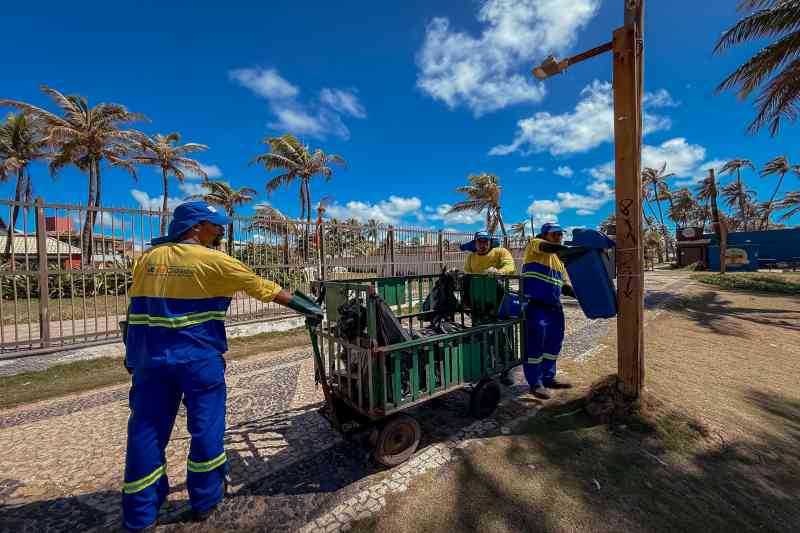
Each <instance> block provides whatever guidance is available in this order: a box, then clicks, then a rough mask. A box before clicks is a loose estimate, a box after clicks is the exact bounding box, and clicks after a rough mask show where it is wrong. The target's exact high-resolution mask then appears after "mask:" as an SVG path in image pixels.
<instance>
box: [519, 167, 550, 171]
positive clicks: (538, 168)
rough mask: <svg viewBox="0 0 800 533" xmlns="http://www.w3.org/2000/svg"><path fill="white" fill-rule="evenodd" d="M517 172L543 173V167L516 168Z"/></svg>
mask: <svg viewBox="0 0 800 533" xmlns="http://www.w3.org/2000/svg"><path fill="white" fill-rule="evenodd" d="M517 172H544V167H532V166H524V167H517Z"/></svg>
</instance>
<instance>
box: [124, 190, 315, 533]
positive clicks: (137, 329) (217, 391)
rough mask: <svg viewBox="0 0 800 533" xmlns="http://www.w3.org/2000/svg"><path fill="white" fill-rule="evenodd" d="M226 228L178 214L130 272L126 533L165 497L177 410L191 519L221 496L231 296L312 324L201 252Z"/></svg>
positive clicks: (151, 517)
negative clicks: (183, 432) (185, 442)
mask: <svg viewBox="0 0 800 533" xmlns="http://www.w3.org/2000/svg"><path fill="white" fill-rule="evenodd" d="M230 222H231V220H230V219H229V218H228V217H227V216H225V215H224V214H223V213H221V212H220V211H218V210H217V208H215V207H214V206H211V205H209V204H207V203H206V202H187V203H184V204H181V205H179V206H178V207H177V208H176V209H175V211H174V213H173V219H172V222H171V223H170V225H169V231H168V234H167V235H166V236H163V237H159V238H157V239H153V241H152V244H153V247H152V248H150V249H149V250H147V251H146V252H145V253H144V254H143V255H142V256H141V257H140V258H139V259H138V260H137V261H136V264H135V265H134V268H133V284H132V286H131V288H130V291H129V295H130V306H129V308H128V320H127V322H128V324H127V332H126V334H125V343H126V356H125V365H126V367H128V369H129V370H130V371H131V372H132V375H133V384H132V386H131V391H130V397H129V403H130V410H131V412H130V417H129V419H128V444H127V452H126V458H125V480H124V484H123V489H122V510H123V524H124V526H125V528H126V529H128V530H131V531H139V530H143V529H150V528H152V527H153V526H154V525H155V521H156V518H157V516H158V511H159V508H160V507H161V505H162V504H163V503H164V500H165V499H166V497H167V493H168V492H169V482H168V480H167V474H166V454H165V449H166V447H167V443H168V442H169V438H170V433H171V432H172V427H173V424H174V422H175V417H176V415H177V413H178V407H179V405H180V402H181V401H183V403H184V405H185V406H186V415H187V426H188V430H189V433H190V435H191V444H190V446H189V456H188V461H187V467H186V469H187V473H186V486H187V489H188V492H189V500H190V502H191V506H192V511H193V513H194V518H195V519H205V518H207V517H208V516H209V515H210V514H211V512H212V511H213V510H214V509H215V508H216V506H217V505H218V504H219V502H220V501H221V500H222V498H223V496H224V492H225V476H226V474H227V470H228V465H227V459H226V455H225V450H224V447H223V438H224V433H225V402H226V397H227V390H226V385H225V360H224V358H223V354H224V353H225V352H226V351H227V349H228V344H227V339H226V336H225V323H224V320H225V313H226V311H227V309H228V305H229V304H230V301H231V296H232V295H233V294H234V293H235V292H237V291H239V290H243V291H245V292H246V293H247V294H248V295H250V296H251V297H253V298H256V299H258V300H261V301H263V302H275V303H278V304H281V305H284V306H287V307H289V308H291V309H294V310H296V311H298V312H300V313H302V314H304V315H306V316H307V317H309V319H310V320H312V321H319V320H321V318H322V312H321V310H320V309H319V307H318V306H316V305H314V304H313V303H310V302H308V301H307V300H304V299H302V298H300V297H298V296H296V295H290V294H289V293H288V292H286V291H284V290H282V289H281V287H280V286H278V285H277V284H275V283H273V282H271V281H268V280H266V279H263V278H261V277H259V276H257V275H256V274H255V273H254V272H253V271H252V270H250V269H249V268H248V267H247V266H245V265H244V264H243V263H242V262H241V261H239V260H237V259H235V258H233V257H230V256H228V255H226V254H224V253H223V252H220V251H217V250H214V249H212V248H211V246H218V245H219V244H220V242H221V241H222V237H223V235H224V233H225V230H224V226H225V225H227V224H229V223H230ZM228 238H229V239H232V238H233V235H229V236H228Z"/></svg>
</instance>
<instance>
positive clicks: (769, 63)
mask: <svg viewBox="0 0 800 533" xmlns="http://www.w3.org/2000/svg"><path fill="white" fill-rule="evenodd" d="M739 10H740V11H752V13H750V14H748V15H746V16H745V17H744V18H742V19H741V20H740V21H738V22H737V23H736V24H734V25H733V27H731V28H730V29H728V30H727V31H726V32H724V33H723V34H722V36H721V37H720V39H719V41H717V45H716V47H715V48H714V51H715V52H716V53H719V52H722V51H723V50H726V49H728V48H731V47H733V46H736V45H739V44H742V43H747V42H750V41H755V40H759V39H763V38H771V39H775V40H774V41H773V42H771V43H770V44H768V45H767V46H765V47H764V48H762V49H761V50H759V51H758V52H757V53H756V54H755V55H754V56H753V57H751V58H750V59H748V60H747V61H745V62H744V63H743V64H742V65H741V66H740V67H739V68H737V69H736V70H735V71H733V73H732V74H730V75H729V76H728V77H727V78H725V80H723V81H722V83H720V85H719V86H718V87H717V92H718V93H719V92H721V91H724V90H726V89H734V88H735V89H736V91H737V93H738V96H739V98H740V99H742V100H745V99H747V97H748V96H750V94H751V93H752V92H753V91H754V90H756V89H757V88H759V87H762V90H761V93H760V94H759V95H758V97H757V98H756V100H755V103H756V107H757V109H758V112H757V114H756V117H755V118H754V119H753V121H752V122H751V123H750V125H749V126H748V131H750V132H751V133H755V132H757V131H758V130H759V129H760V128H761V127H762V126H764V125H765V124H769V129H770V134H771V135H773V136H774V135H775V134H776V133H777V132H778V127H779V126H780V120H781V119H782V118H785V119H789V120H792V121H793V120H795V119H796V118H797V104H798V99H800V81H799V80H800V58H798V57H797V56H798V54H800V0H743V1H742V2H741V3H740V4H739Z"/></svg>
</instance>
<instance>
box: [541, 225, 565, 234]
mask: <svg viewBox="0 0 800 533" xmlns="http://www.w3.org/2000/svg"><path fill="white" fill-rule="evenodd" d="M539 233H541V234H542V235H544V234H545V233H564V230H563V229H561V226H559V225H558V224H557V223H555V222H546V223H544V224H542V229H541V230H540V231H539Z"/></svg>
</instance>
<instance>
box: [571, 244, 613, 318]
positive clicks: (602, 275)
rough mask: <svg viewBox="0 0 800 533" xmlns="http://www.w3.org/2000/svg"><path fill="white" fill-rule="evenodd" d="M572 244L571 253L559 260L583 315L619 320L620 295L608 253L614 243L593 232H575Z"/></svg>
mask: <svg viewBox="0 0 800 533" xmlns="http://www.w3.org/2000/svg"><path fill="white" fill-rule="evenodd" d="M569 244H570V249H569V250H567V251H565V252H563V253H561V254H559V256H560V257H561V260H562V261H563V262H564V266H565V267H566V268H567V273H568V274H569V278H570V281H571V282H572V288H573V289H575V296H576V298H577V299H578V304H580V306H581V309H582V310H583V313H584V314H585V315H586V316H587V317H588V318H612V317H615V316H617V291H616V290H615V288H614V282H613V281H612V279H611V269H610V265H609V262H608V261H609V260H608V256H607V255H606V253H605V251H606V250H609V249H611V248H613V247H614V241H612V240H611V239H609V238H608V237H606V236H605V235H604V234H602V233H600V232H599V231H595V230H593V229H575V230H573V232H572V241H571V242H570V243H569Z"/></svg>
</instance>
